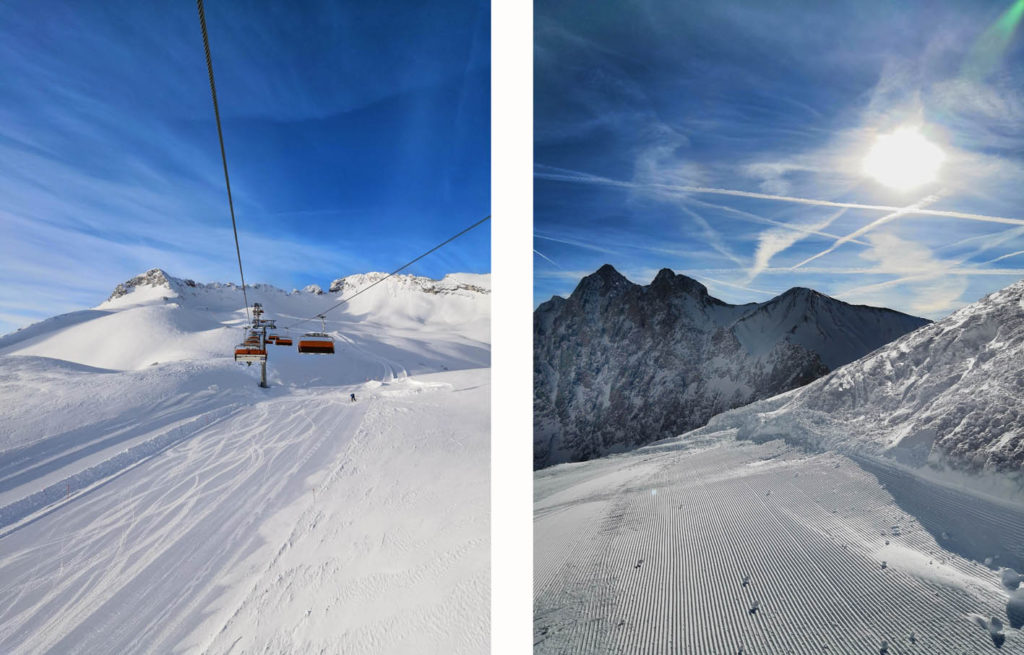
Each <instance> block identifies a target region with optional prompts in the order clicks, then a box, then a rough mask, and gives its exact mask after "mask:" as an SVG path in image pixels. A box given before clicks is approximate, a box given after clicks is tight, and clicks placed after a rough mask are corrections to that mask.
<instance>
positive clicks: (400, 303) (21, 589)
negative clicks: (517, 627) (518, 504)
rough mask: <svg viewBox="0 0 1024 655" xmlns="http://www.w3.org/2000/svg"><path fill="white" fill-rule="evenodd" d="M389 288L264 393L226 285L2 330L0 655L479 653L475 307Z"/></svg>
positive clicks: (483, 611)
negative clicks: (329, 346)
mask: <svg viewBox="0 0 1024 655" xmlns="http://www.w3.org/2000/svg"><path fill="white" fill-rule="evenodd" d="M389 282H391V281H389ZM398 282H401V281H398ZM387 286H388V283H385V284H382V285H379V287H380V288H381V290H383V291H385V293H384V296H383V299H382V298H377V299H375V300H374V301H373V306H372V307H368V308H367V309H366V311H364V312H362V313H357V312H355V311H350V312H338V313H337V315H336V316H334V317H333V321H329V322H328V331H329V332H331V333H332V334H334V336H335V338H336V341H337V342H338V354H337V355H335V356H334V357H323V356H321V357H315V356H314V357H307V356H300V355H298V354H297V352H295V349H294V348H284V347H281V348H274V347H272V348H271V351H270V361H271V364H270V367H269V376H268V377H269V379H270V383H271V388H270V389H259V388H258V387H257V386H256V379H257V377H256V376H257V371H256V367H251V368H246V367H244V366H241V365H237V364H235V363H234V362H232V361H231V359H230V356H229V355H230V353H231V348H232V346H233V345H234V343H236V342H237V340H238V337H239V335H240V334H241V330H240V329H238V328H237V327H233V326H235V325H236V324H239V323H240V321H239V318H242V319H243V320H244V314H242V316H241V317H240V316H239V312H240V308H238V306H237V303H234V302H233V300H232V298H231V293H230V292H231V290H230V289H213V290H206V289H201V290H198V291H196V292H195V295H193V296H188V295H186V294H179V293H176V292H175V290H174V289H173V288H169V287H161V286H155V287H149V286H146V287H140V288H138V289H136V290H135V291H133V292H132V293H130V294H128V295H127V296H125V297H123V298H118V299H116V300H114V301H110V302H108V303H105V304H104V305H101V306H100V307H99V308H97V309H96V310H90V311H89V312H87V313H77V314H76V315H68V316H65V317H56V318H54V319H51V320H49V321H46V322H44V323H42V324H37V325H36V326H32V327H30V328H28V329H26V330H23V331H21V332H18V333H14V334H13V335H8V336H7V337H3V338H0V393H2V394H3V395H2V398H3V400H2V401H0V413H2V418H3V420H2V421H0V426H2V427H0V448H3V450H0V652H5V653H6V652H11V653H44V652H52V653H97V652H106V653H115V652H116V653H135V652H168V653H172V652H173V653H227V652H234V653H242V652H245V653H295V652H330V653H366V652H393V653H402V652H409V653H423V652H445V653H449V652H452V653H476V652H483V651H486V650H487V648H488V635H489V624H488V616H489V609H488V608H489V576H490V573H489V541H488V535H489V476H488V471H489V421H490V411H489V398H490V371H489V368H488V367H489V350H490V349H489V344H488V339H487V336H486V334H487V331H488V330H487V323H488V321H487V311H486V303H487V302H488V300H489V298H487V296H486V295H485V294H481V297H480V298H468V299H467V297H462V298H461V299H459V300H458V301H457V303H461V304H462V307H456V306H455V305H454V304H452V303H446V301H448V300H450V299H449V298H446V297H445V296H443V295H441V294H432V295H430V296H427V297H426V298H420V297H418V296H411V295H409V294H412V293H422V292H417V291H415V290H412V289H407V288H403V287H402V286H401V285H395V286H392V287H391V288H390V289H386V288H385V287H387ZM376 290H377V289H374V291H376ZM207 291H209V293H206V292H207ZM234 293H235V294H237V293H238V292H237V290H235V291H234ZM371 293H372V292H370V293H367V294H365V295H366V296H370V295H371ZM250 294H251V295H252V294H253V292H252V291H250ZM275 294H280V295H281V296H285V295H286V294H283V292H279V291H277V290H265V291H264V293H263V297H262V298H260V297H259V296H260V293H258V292H257V293H256V294H255V295H257V299H259V300H261V301H262V302H264V304H265V306H266V307H267V308H268V310H270V311H272V310H273V308H274V307H273V304H272V303H273V301H274V300H275ZM325 296H326V294H325ZM325 296H319V295H316V294H312V293H309V294H291V295H289V296H288V297H287V298H286V299H285V301H283V302H282V303H280V304H281V305H285V307H287V309H289V310H290V311H291V312H293V313H294V315H296V316H304V315H310V314H312V313H315V312H316V311H319V310H322V309H323V308H324V306H325V305H326V304H328V303H327V302H325V300H326V301H330V297H325ZM389 298H390V302H389V301H388V299H389ZM250 300H252V298H250ZM467 302H468V303H473V304H474V305H475V306H476V307H477V309H478V311H476V312H473V313H471V314H472V315H471V316H469V319H468V320H467V321H465V322H460V318H459V317H460V314H459V312H462V314H461V315H462V316H465V315H466V313H465V311H464V310H465V304H466V303H467ZM286 303H290V304H286ZM232 305H234V307H232ZM389 308H390V310H389ZM307 310H312V311H309V313H305V312H306V311H307ZM96 321H105V322H106V323H107V324H106V325H99V326H98V325H97V324H96ZM112 321H116V322H117V323H116V325H113V326H112V325H111V322H112ZM312 327H313V326H307V327H306V329H310V328H312ZM316 327H317V329H318V328H319V326H316ZM111 341H112V343H111ZM119 343H120V344H121V347H120V348H119V347H117V345H118V344H119ZM158 351H159V352H158ZM153 362H156V363H153ZM350 393H355V394H356V395H357V402H355V403H353V402H351V401H350V399H349V394H350Z"/></svg>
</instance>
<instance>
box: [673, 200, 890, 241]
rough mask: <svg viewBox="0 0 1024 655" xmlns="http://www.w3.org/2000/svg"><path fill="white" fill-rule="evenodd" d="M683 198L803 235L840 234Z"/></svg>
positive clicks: (833, 235) (833, 236)
mask: <svg viewBox="0 0 1024 655" xmlns="http://www.w3.org/2000/svg"><path fill="white" fill-rule="evenodd" d="M684 200H685V201H686V202H691V203H693V204H695V205H700V206H701V207H711V208H713V209H719V210H721V211H724V212H729V213H730V214H736V215H737V216H742V217H744V218H746V219H748V220H750V221H751V222H754V223H761V224H763V225H772V226H774V227H780V228H784V229H787V230H792V231H794V232H800V233H802V234H805V235H810V234H813V235H816V236H819V237H826V238H829V239H838V238H840V236H839V235H838V234H831V233H829V232H822V231H821V230H819V229H815V228H814V227H807V226H805V225H799V224H797V223H783V222H782V221H776V220H772V219H770V218H765V217H764V216H758V215H757V214H751V213H750V212H745V211H743V210H742V209H736V208H735V207H729V206H727V205H716V204H715V203H713V202H704V201H703V200H697V199H696V198H684ZM844 211H845V210H844ZM852 242H853V243H858V244H860V245H862V246H870V245H871V244H870V243H868V242H867V241H860V240H859V239H853V240H852Z"/></svg>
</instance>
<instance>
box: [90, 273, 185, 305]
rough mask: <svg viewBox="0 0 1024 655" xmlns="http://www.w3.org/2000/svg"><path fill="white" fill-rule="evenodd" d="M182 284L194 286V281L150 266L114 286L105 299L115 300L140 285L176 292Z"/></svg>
mask: <svg viewBox="0 0 1024 655" xmlns="http://www.w3.org/2000/svg"><path fill="white" fill-rule="evenodd" d="M182 285H184V286H189V287H195V286H196V283H195V282H193V281H192V280H182V279H179V278H176V277H174V276H171V275H168V274H167V273H166V272H165V271H164V270H163V269H161V268H151V269H149V270H148V271H146V272H145V273H142V274H141V275H136V276H135V277H133V278H131V279H130V280H126V281H125V282H122V283H121V284H119V285H117V286H116V287H115V288H114V292H113V293H111V294H110V297H109V298H107V301H108V302H109V301H111V300H116V299H117V298H123V297H124V296H127V295H128V294H130V293H132V292H133V291H135V290H136V289H138V288H140V287H163V288H165V289H168V290H170V291H173V292H177V291H178V290H179V288H180V287H181V286H182Z"/></svg>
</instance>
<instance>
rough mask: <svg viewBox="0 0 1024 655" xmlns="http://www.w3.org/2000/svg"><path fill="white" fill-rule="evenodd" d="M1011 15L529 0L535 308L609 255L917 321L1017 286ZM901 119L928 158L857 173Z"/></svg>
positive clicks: (1016, 102) (728, 288)
mask: <svg viewBox="0 0 1024 655" xmlns="http://www.w3.org/2000/svg"><path fill="white" fill-rule="evenodd" d="M1011 5H1015V6H1016V9H1017V10H1020V9H1022V8H1024V6H1022V5H1024V3H1022V2H1017V3H1012V2H1007V1H1005V0H1004V1H1000V2H985V1H982V0H970V1H967V0H965V1H963V2H898V3H893V2H881V1H874V0H865V1H863V2H848V3H820V2H813V1H810V0H807V1H804V2H773V3H767V2H758V1H753V0H752V1H750V2H735V1H726V2H696V1H693V0H688V1H685V2H667V1H665V0H657V1H654V0H637V1H636V2H630V3H616V2H591V1H588V0H568V1H566V2H542V3H538V4H537V6H536V18H535V44H534V56H535V60H534V71H535V117H534V130H535V149H534V159H535V169H534V176H535V215H534V236H535V239H534V248H535V251H534V270H535V282H534V290H535V301H536V302H538V303H539V302H542V301H544V300H547V299H548V298H550V297H551V296H552V295H555V294H557V295H563V296H564V295H567V294H568V293H570V292H571V291H572V289H573V288H574V287H575V286H576V284H577V282H578V281H579V279H580V277H581V276H583V275H585V274H587V273H590V272H592V271H594V270H595V269H597V268H598V267H599V266H600V265H602V264H604V263H611V264H612V265H614V266H615V267H616V268H618V269H619V270H620V271H622V272H623V273H624V274H625V275H626V276H627V277H629V278H631V279H632V280H633V281H635V282H638V283H642V284H647V283H649V282H650V280H651V279H652V278H653V276H654V274H655V273H656V272H657V270H658V269H660V268H663V267H668V268H671V269H673V270H675V271H677V272H680V273H684V274H687V275H690V276H692V277H695V278H697V279H698V280H700V281H702V282H703V283H705V284H706V285H707V286H708V287H709V289H710V291H711V293H712V294H714V295H716V296H717V297H719V298H722V299H723V300H727V301H731V302H749V301H763V300H767V299H769V298H771V297H772V296H773V295H776V294H778V293H781V292H782V291H785V290H786V289H788V288H790V287H794V286H805V287H811V288H814V289H817V290H819V291H822V292H824V293H828V294H830V295H833V296H836V297H838V298H841V299H843V300H846V301H848V302H854V303H864V304H871V305H882V306H888V307H893V308H895V309H899V310H902V311H905V312H909V313H913V314H917V315H920V316H926V317H929V318H938V317H941V316H944V315H947V314H948V313H949V312H951V311H952V310H954V309H956V308H958V307H961V306H963V305H964V304H967V303H969V302H972V301H974V300H976V299H978V298H979V297H981V296H983V295H985V294H986V293H989V292H991V291H994V290H996V289H998V288H1001V287H1003V286H1006V285H1008V284H1010V283H1012V282H1015V281H1017V280H1019V279H1021V278H1024V209H1022V208H1024V184H1022V180H1024V37H1022V36H1021V34H1020V31H1019V30H1016V29H1013V28H1014V27H1015V26H1014V25H1013V20H1012V19H1013V18H1014V17H1016V16H1018V15H1019V13H1017V14H1015V13H1013V10H1012V9H1011ZM1008 10H1009V14H1008ZM906 126H914V128H915V129H917V130H918V132H919V133H920V134H921V135H923V136H924V137H925V138H927V139H928V140H929V141H930V142H932V143H934V144H936V145H937V146H938V147H939V148H941V150H942V151H943V153H944V155H945V158H944V159H943V161H942V164H941V167H940V169H939V172H938V176H937V178H936V179H935V180H934V181H932V182H931V183H928V184H925V185H923V186H921V187H918V188H916V189H913V190H909V191H897V190H894V189H892V188H889V187H887V186H885V185H883V184H880V183H879V182H878V181H876V180H875V179H872V178H871V177H869V176H867V175H865V173H864V170H863V161H864V159H865V156H866V154H867V153H868V152H869V151H870V149H871V148H872V146H873V145H874V144H875V143H876V140H877V139H878V137H879V136H880V135H886V134H889V133H892V132H894V131H896V130H899V129H901V128H904V127H906ZM864 205H867V206H869V207H864ZM908 208H910V209H909V210H908ZM929 212H930V213H929Z"/></svg>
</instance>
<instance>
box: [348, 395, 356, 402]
mask: <svg viewBox="0 0 1024 655" xmlns="http://www.w3.org/2000/svg"><path fill="white" fill-rule="evenodd" d="M349 397H350V398H351V399H352V402H355V401H356V395H355V394H354V393H353V394H349Z"/></svg>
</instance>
